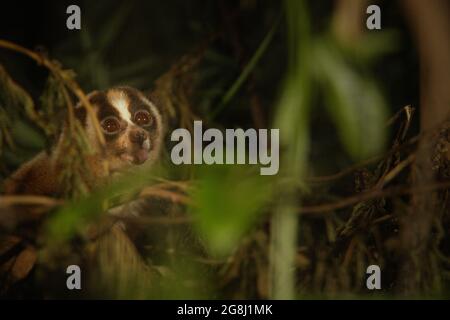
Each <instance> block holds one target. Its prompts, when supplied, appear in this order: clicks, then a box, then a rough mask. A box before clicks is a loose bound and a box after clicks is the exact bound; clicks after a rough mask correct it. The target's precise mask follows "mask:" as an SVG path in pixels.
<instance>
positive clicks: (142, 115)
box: [134, 110, 152, 127]
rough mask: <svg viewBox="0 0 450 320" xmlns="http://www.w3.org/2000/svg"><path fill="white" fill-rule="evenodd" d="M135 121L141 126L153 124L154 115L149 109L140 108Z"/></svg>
mask: <svg viewBox="0 0 450 320" xmlns="http://www.w3.org/2000/svg"><path fill="white" fill-rule="evenodd" d="M134 122H135V123H136V124H137V125H138V126H141V127H145V126H149V125H151V124H152V117H151V116H150V113H149V112H148V111H147V110H139V111H137V112H136V113H135V114H134Z"/></svg>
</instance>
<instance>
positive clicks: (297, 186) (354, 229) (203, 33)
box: [0, 0, 450, 299]
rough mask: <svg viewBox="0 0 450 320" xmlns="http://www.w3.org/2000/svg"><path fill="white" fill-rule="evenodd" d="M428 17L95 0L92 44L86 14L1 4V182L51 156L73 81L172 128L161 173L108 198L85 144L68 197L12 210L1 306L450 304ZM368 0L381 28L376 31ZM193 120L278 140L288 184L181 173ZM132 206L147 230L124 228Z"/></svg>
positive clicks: (441, 97)
mask: <svg viewBox="0 0 450 320" xmlns="http://www.w3.org/2000/svg"><path fill="white" fill-rule="evenodd" d="M427 3H429V5H428V6H427V4H426V3H425V2H421V1H416V0H410V1H408V0H404V1H364V0H360V1H352V0H339V1H326V0H324V1H296V0H286V1H269V0H259V1H258V0H236V1H235V0H231V1H226V0H213V1H201V0H193V1H181V0H179V1H176V0H166V1H126V2H125V1H95V2H93V1H81V2H77V5H79V6H80V8H81V26H82V27H81V30H68V29H67V28H66V19H67V17H68V14H66V8H67V6H69V5H71V4H74V2H73V1H39V2H37V1H33V2H29V1H15V2H12V1H8V2H5V3H2V10H1V12H0V40H2V42H0V67H1V68H0V70H1V74H0V120H1V124H0V133H1V135H0V140H1V141H0V142H1V143H0V159H1V162H0V179H1V180H0V182H1V183H2V184H3V182H4V181H5V179H6V178H7V177H8V176H10V175H11V174H12V173H13V172H14V171H15V170H17V169H18V168H20V167H21V165H23V163H25V162H26V161H27V160H29V159H31V158H32V157H33V156H34V155H36V154H37V153H38V152H40V151H42V150H47V151H48V152H51V150H52V146H53V145H54V144H55V142H56V141H57V137H58V136H59V134H60V130H61V127H62V126H63V124H64V123H65V121H66V115H67V104H66V103H64V102H55V101H56V100H57V99H58V97H60V95H59V93H58V92H59V91H60V90H63V89H61V88H63V87H65V88H66V89H67V91H68V92H69V94H70V99H71V100H72V101H73V103H76V102H77V100H78V99H77V96H76V94H75V92H74V91H73V90H72V89H73V87H72V86H71V83H72V81H74V82H75V83H77V85H78V86H79V88H81V89H82V91H83V92H84V93H86V94H87V93H89V92H91V91H93V90H105V89H108V88H110V87H113V86H117V85H127V86H132V87H135V88H137V89H139V90H141V91H143V92H145V93H150V92H151V93H152V94H155V95H156V96H158V100H157V101H158V103H160V107H161V108H165V110H166V111H167V114H168V122H167V126H168V128H167V129H168V130H167V134H166V137H165V140H166V141H165V144H164V147H163V151H162V154H161V158H160V159H159V161H158V162H157V163H156V164H155V165H154V166H152V167H151V168H147V167H144V168H143V169H141V170H138V172H137V173H136V172H130V174H129V175H128V176H125V177H122V178H121V179H119V181H114V182H111V183H110V184H108V185H107V186H106V187H102V188H99V189H95V190H86V189H83V188H82V187H80V186H79V185H78V184H77V183H79V181H78V180H77V179H76V178H74V177H76V176H77V175H78V173H77V172H79V171H78V170H84V169H83V168H82V165H81V164H82V163H83V160H82V156H83V153H84V151H82V150H83V148H84V147H82V146H81V144H80V143H68V148H69V149H68V150H69V151H68V153H67V154H68V157H71V156H70V155H73V158H74V160H73V161H72V162H70V166H69V165H68V166H67V171H68V173H67V174H66V176H68V177H71V180H70V181H71V182H70V183H69V184H68V185H66V187H67V189H65V190H64V194H63V196H62V197H59V196H58V197H56V196H55V197H48V198H46V199H45V201H44V200H42V201H37V200H36V199H35V198H33V199H25V200H24V199H23V198H20V197H21V196H19V195H17V196H16V195H9V194H5V195H0V297H2V298H6V299H8V298H12V299H20V298H40V299H41V298H44V299H49V298H50V299H51V298H68V299H71V298H100V299H103V298H125V299H143V298H144V299H145V298H152V299H155V298H156V299H179V298H181V299H185V298H204V299H218V298H222V299H272V298H275V299H279V298H282V299H303V298H309V299H324V298H338V299H340V298H356V299H358V298H362V299H366V298H373V297H375V298H380V299H392V298H399V297H400V298H401V297H414V298H425V297H427V298H429V297H431V298H438V299H445V298H448V297H449V292H450V291H449V284H450V282H449V275H450V273H449V272H450V238H449V236H450V234H449V231H450V230H449V228H450V220H449V219H450V215H449V205H450V202H449V187H450V180H449V177H450V171H449V168H450V162H449V161H450V151H449V150H450V149H449V148H450V126H449V124H448V122H446V120H448V111H449V110H450V108H449V107H450V93H449V92H450V90H449V89H450V79H449V77H450V41H449V39H450V28H449V25H450V21H449V12H450V11H449V10H448V8H449V3H448V2H446V1H440V0H433V1H430V2H427ZM370 4H377V5H378V6H379V7H380V8H381V26H382V29H381V30H368V29H367V28H366V19H367V17H368V16H369V15H368V14H366V12H365V11H366V8H367V6H368V5H370ZM3 40H4V41H7V43H14V44H16V45H19V46H21V47H23V48H26V49H28V50H30V51H31V52H35V53H37V56H38V57H39V56H41V57H44V59H46V60H47V61H49V63H50V64H51V65H53V64H54V65H56V66H57V67H56V68H57V69H58V70H59V71H57V72H61V75H63V76H62V77H61V78H58V77H56V78H55V77H53V78H52V73H51V72H49V68H48V67H47V66H46V65H45V63H44V65H39V64H38V63H37V62H36V61H35V60H33V59H30V57H29V56H28V55H27V54H22V53H21V52H18V50H15V49H13V50H10V48H9V49H8V48H6V47H7V45H6V46H5V42H4V41H3ZM69 69H70V70H72V71H73V73H71V72H67V70H69ZM58 79H59V80H58ZM61 79H62V80H61ZM10 80H13V82H11V81H10ZM58 81H62V82H61V83H58ZM11 83H13V85H12V84H11ZM14 84H15V85H14ZM445 88H446V89H445ZM29 98H31V100H30V99H29ZM24 101H26V103H25V102H24ZM30 101H32V106H31V107H30ZM58 101H59V100H58ZM27 103H28V104H27ZM30 110H31V111H30ZM194 120H202V121H203V123H204V126H205V127H208V128H219V129H221V130H224V129H225V128H243V129H248V128H256V129H260V128H267V129H270V128H279V129H280V145H281V147H280V171H279V173H278V174H277V175H275V176H260V175H259V165H211V166H208V165H203V166H189V165H184V166H175V165H173V164H172V163H171V162H170V150H171V147H172V145H173V144H172V143H171V142H170V133H171V131H172V130H173V129H175V128H179V127H182V128H187V129H192V125H193V121H194ZM77 135H78V133H76V134H75V135H74V137H75V138H74V139H75V140H74V141H79V140H76V139H77V138H76V137H77ZM70 148H73V150H72V149H70ZM77 148H80V149H77ZM78 157H80V158H79V159H78ZM68 181H69V180H68ZM77 181H78V182H77ZM0 190H1V189H0ZM23 196H24V197H26V196H27V195H23ZM56 198H62V199H64V202H57V201H54V200H55V199H56ZM21 199H22V200H21ZM50 199H52V200H50ZM136 199H143V203H144V205H143V206H140V207H139V208H137V209H136V208H131V207H127V206H126V205H125V206H123V205H124V204H126V203H129V202H130V201H133V200H136ZM21 201H25V202H21ZM33 201H35V203H34V202H33ZM52 201H53V202H52ZM2 202H3V203H2ZM118 206H121V207H120V208H122V209H121V210H122V211H124V210H125V211H127V210H137V211H138V213H139V215H134V214H133V213H132V214H130V216H125V217H123V219H120V218H119V219H118V220H117V219H116V218H114V219H110V217H111V215H108V214H106V213H105V212H106V211H108V210H112V209H114V208H115V207H118ZM2 215H3V217H2ZM18 216H20V219H18V218H17V217H18ZM12 220H14V222H13V223H11V221H12ZM16 220H17V221H16ZM114 224H122V225H127V227H126V229H125V231H123V232H122V231H121V232H119V233H117V231H114V230H116V229H113V227H112V226H113V225H114ZM91 229H95V230H96V231H95V232H94V233H96V236H90V234H91V233H90V231H86V230H91ZM100 229H101V230H102V231H101V232H100V231H99V230H100ZM121 230H122V229H121ZM108 232H109V234H108ZM88 234H89V235H88ZM105 234H106V236H105ZM111 234H112V235H111ZM124 248H125V249H124ZM126 248H128V249H126ZM129 248H131V249H129ZM121 250H122V251H121ZM124 252H125V253H124ZM136 261H137V262H136ZM72 264H76V265H80V266H81V268H82V270H83V272H85V273H83V277H84V275H85V274H86V279H85V278H83V284H85V285H84V287H83V290H81V291H79V292H77V291H76V290H75V291H69V290H67V289H66V277H67V274H66V272H65V271H66V267H67V266H68V265H72ZM369 265H379V266H380V268H381V289H380V290H369V289H367V287H366V279H367V277H368V275H367V274H366V268H367V267H368V266H369Z"/></svg>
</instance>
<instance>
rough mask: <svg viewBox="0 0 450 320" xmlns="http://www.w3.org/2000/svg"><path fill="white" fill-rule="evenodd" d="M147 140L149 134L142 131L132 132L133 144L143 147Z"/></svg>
mask: <svg viewBox="0 0 450 320" xmlns="http://www.w3.org/2000/svg"><path fill="white" fill-rule="evenodd" d="M146 139H147V132H145V131H144V130H142V129H141V130H133V131H131V132H130V140H131V142H133V143H137V144H138V145H142V144H143V143H144V141H145V140H146Z"/></svg>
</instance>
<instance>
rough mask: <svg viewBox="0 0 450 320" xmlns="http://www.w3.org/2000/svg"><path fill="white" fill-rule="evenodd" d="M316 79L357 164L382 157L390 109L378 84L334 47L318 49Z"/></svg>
mask: <svg viewBox="0 0 450 320" xmlns="http://www.w3.org/2000/svg"><path fill="white" fill-rule="evenodd" d="M315 58H316V63H315V66H316V69H315V71H316V72H315V73H316V77H317V79H318V80H319V82H320V83H321V84H322V85H323V86H324V90H323V92H324V95H325V99H326V104H327V109H328V112H329V114H330V115H331V117H332V120H333V122H334V124H335V126H336V128H337V130H338V134H339V137H340V140H341V141H342V143H343V145H344V146H345V148H346V150H347V152H348V153H349V154H350V155H351V156H352V158H354V159H355V160H361V159H366V158H368V157H370V156H373V155H376V154H379V153H380V152H381V151H382V150H383V149H384V146H385V142H386V120H387V107H386V104H385V101H384V98H383V96H382V95H381V92H380V90H379V89H378V88H377V87H376V85H375V83H374V82H372V81H371V80H369V79H367V78H365V77H364V76H362V75H361V74H359V73H358V72H357V71H356V70H354V69H353V68H352V67H351V66H349V65H348V64H347V63H346V62H345V59H344V57H343V56H342V53H341V52H340V51H339V50H338V49H337V48H336V47H334V46H333V45H329V44H328V45H327V44H326V42H324V41H321V40H319V41H318V42H317V45H316V46H315Z"/></svg>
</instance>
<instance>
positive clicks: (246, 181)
mask: <svg viewBox="0 0 450 320" xmlns="http://www.w3.org/2000/svg"><path fill="white" fill-rule="evenodd" d="M199 177H200V181H199V185H198V187H197V188H195V189H194V191H193V194H192V197H193V203H194V204H195V205H194V206H193V207H191V211H192V215H193V217H194V218H195V221H196V226H197V228H198V230H199V233H200V235H201V236H203V238H204V240H205V241H206V245H207V246H208V248H209V249H210V251H211V253H212V254H215V255H219V256H220V255H225V254H228V253H230V251H231V250H233V249H234V247H235V246H236V245H237V243H238V241H239V240H240V239H241V237H242V236H243V235H244V234H245V232H246V231H248V230H249V228H250V226H251V225H252V223H253V222H255V220H256V219H257V217H258V214H260V213H261V211H260V210H261V208H263V206H264V205H265V204H267V201H268V200H269V199H270V192H271V186H272V182H271V180H270V177H268V176H260V175H259V168H258V170H249V167H248V166H228V165H226V166H220V165H217V166H204V167H202V168H201V169H200V173H199Z"/></svg>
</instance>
